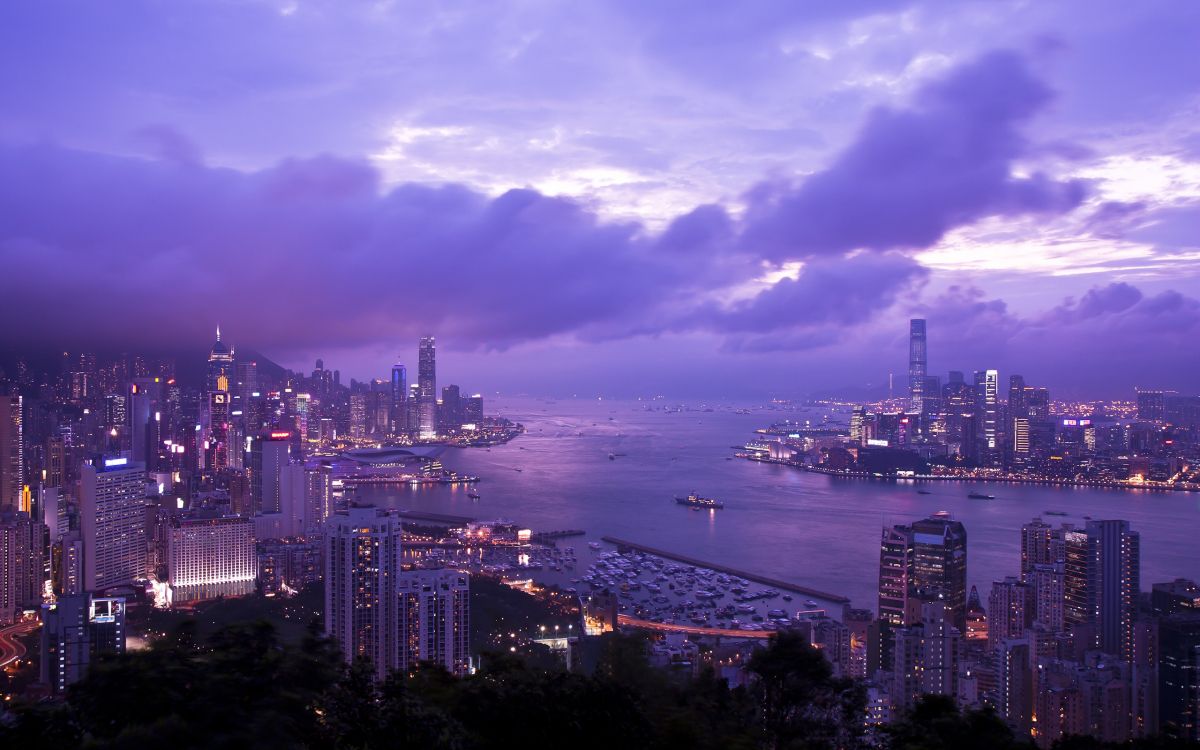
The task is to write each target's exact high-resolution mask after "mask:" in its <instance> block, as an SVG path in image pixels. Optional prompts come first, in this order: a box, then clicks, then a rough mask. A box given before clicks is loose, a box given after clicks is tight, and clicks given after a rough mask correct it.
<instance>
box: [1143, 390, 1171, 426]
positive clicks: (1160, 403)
mask: <svg viewBox="0 0 1200 750" xmlns="http://www.w3.org/2000/svg"><path fill="white" fill-rule="evenodd" d="M1174 393H1175V392H1174V391H1163V390H1151V389H1142V388H1138V389H1137V418H1138V419H1142V420H1145V421H1147V422H1161V421H1163V420H1164V419H1166V415H1167V414H1166V411H1167V410H1166V399H1167V396H1168V394H1170V395H1174Z"/></svg>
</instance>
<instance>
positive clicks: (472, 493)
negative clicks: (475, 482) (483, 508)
mask: <svg viewBox="0 0 1200 750" xmlns="http://www.w3.org/2000/svg"><path fill="white" fill-rule="evenodd" d="M467 497H469V498H471V499H472V500H478V499H479V493H478V492H476V491H475V490H471V491H470V492H468V493H467Z"/></svg>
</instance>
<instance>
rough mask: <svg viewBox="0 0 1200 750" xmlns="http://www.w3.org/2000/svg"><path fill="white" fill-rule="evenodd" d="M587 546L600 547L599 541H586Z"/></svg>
mask: <svg viewBox="0 0 1200 750" xmlns="http://www.w3.org/2000/svg"><path fill="white" fill-rule="evenodd" d="M588 546H589V547H591V548H592V549H600V542H588Z"/></svg>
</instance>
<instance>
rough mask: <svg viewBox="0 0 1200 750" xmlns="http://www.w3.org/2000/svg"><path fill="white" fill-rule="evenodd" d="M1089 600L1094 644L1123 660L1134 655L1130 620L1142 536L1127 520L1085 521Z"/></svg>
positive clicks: (1134, 604)
mask: <svg viewBox="0 0 1200 750" xmlns="http://www.w3.org/2000/svg"><path fill="white" fill-rule="evenodd" d="M1087 535H1088V547H1089V551H1090V555H1089V563H1090V570H1089V575H1088V588H1089V590H1090V596H1089V600H1090V602H1091V610H1092V613H1093V617H1094V618H1095V621H1096V625H1097V631H1098V634H1099V638H1098V642H1097V646H1098V647H1099V648H1100V649H1101V650H1102V651H1104V652H1105V653H1109V654H1116V655H1117V656H1120V657H1121V658H1122V659H1125V660H1126V661H1130V660H1131V659H1132V657H1133V654H1132V647H1133V642H1132V639H1133V620H1134V616H1135V614H1136V612H1137V600H1138V595H1139V593H1140V592H1141V581H1140V579H1141V536H1140V535H1139V534H1138V533H1137V532H1136V531H1131V530H1130V528H1129V522H1128V521H1115V520H1107V521H1088V523H1087Z"/></svg>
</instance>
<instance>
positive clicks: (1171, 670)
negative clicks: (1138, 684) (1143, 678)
mask: <svg viewBox="0 0 1200 750" xmlns="http://www.w3.org/2000/svg"><path fill="white" fill-rule="evenodd" d="M1158 718H1159V722H1160V724H1161V727H1162V733H1163V734H1164V735H1166V736H1168V737H1171V738H1175V739H1180V740H1191V741H1192V742H1197V741H1200V610H1188V611H1181V612H1177V613H1175V614H1171V615H1167V616H1165V617H1163V618H1161V619H1160V620H1159V623H1158Z"/></svg>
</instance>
